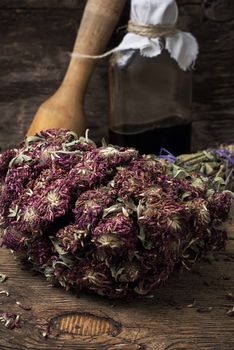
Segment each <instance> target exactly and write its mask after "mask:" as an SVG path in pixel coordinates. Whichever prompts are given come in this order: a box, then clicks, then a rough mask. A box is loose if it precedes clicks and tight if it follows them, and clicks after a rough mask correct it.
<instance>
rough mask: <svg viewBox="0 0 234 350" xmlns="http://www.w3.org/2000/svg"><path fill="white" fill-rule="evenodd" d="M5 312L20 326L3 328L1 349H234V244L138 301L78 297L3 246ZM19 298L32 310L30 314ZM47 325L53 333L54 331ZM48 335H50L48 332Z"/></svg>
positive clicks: (0, 303) (1, 299)
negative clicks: (51, 282) (231, 311)
mask: <svg viewBox="0 0 234 350" xmlns="http://www.w3.org/2000/svg"><path fill="white" fill-rule="evenodd" d="M0 272H1V273H4V274H7V276H8V279H7V280H6V281H5V282H4V283H2V284H0V289H1V290H3V289H4V290H7V291H8V292H9V293H10V295H9V296H8V297H7V296H5V295H3V294H0V312H6V311H8V312H13V313H16V314H19V315H20V326H21V328H15V329H13V330H9V329H7V328H5V326H4V325H3V324H0V349H1V350H4V349H14V350H22V349H31V350H32V349H40V350H42V349H48V350H59V349H64V350H70V349H77V350H82V349H86V350H96V349H97V350H140V349H142V350H143V349H145V350H177V349H178V350H179V349H185V350H193V349H199V350H208V349H209V350H228V349H229V350H233V349H234V317H230V316H228V315H227V311H228V310H229V309H231V307H232V306H234V301H233V300H228V298H227V294H228V293H233V295H234V241H233V240H230V241H229V243H228V246H227V250H226V252H222V253H219V254H218V255H217V257H216V259H215V261H213V262H212V263H210V262H208V261H202V262H199V263H198V264H197V265H196V266H194V267H193V269H192V270H191V271H190V272H188V271H186V272H184V273H183V274H181V273H179V272H176V273H174V275H173V276H172V277H171V278H170V280H169V281H168V283H167V284H166V285H165V287H163V288H161V289H160V290H158V291H156V293H155V295H154V297H152V296H151V297H150V298H143V299H136V300H134V301H132V302H127V301H110V300H108V299H106V298H102V297H97V296H80V297H79V298H77V297H76V296H75V295H74V294H72V293H71V292H66V291H65V290H64V289H62V288H59V287H52V286H50V285H49V283H48V282H46V281H45V279H44V278H43V276H42V275H40V274H38V275H35V274H34V275H33V273H32V272H30V271H27V270H25V269H24V270H23V269H22V266H20V265H18V264H17V263H16V261H15V260H14V259H13V256H12V254H11V252H10V251H7V250H6V249H4V248H1V249H0ZM16 301H19V302H21V303H22V304H27V305H30V306H31V307H32V309H31V310H29V311H26V310H23V309H22V308H20V307H19V306H18V305H17V304H16ZM48 327H49V328H48ZM46 329H49V330H50V334H49V335H48V336H46V337H45V334H44V336H43V332H44V331H46Z"/></svg>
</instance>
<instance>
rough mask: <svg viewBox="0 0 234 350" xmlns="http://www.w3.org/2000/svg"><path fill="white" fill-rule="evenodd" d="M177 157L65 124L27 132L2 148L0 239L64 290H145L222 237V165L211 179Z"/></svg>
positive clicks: (225, 202)
mask: <svg viewBox="0 0 234 350" xmlns="http://www.w3.org/2000/svg"><path fill="white" fill-rule="evenodd" d="M213 156H214V154H213ZM215 157H216V161H217V162H218V163H219V164H220V166H222V164H224V163H225V162H226V161H227V158H225V162H223V163H222V161H221V158H222V157H221V158H219V159H218V158H217V157H219V156H218V154H217V153H216V154H215ZM179 162H181V159H180V158H178V159H175V161H173V162H172V161H171V160H170V161H169V160H167V159H163V157H161V158H160V157H156V156H155V155H146V156H142V155H140V154H139V153H138V152H137V151H136V150H135V149H133V148H123V147H117V146H112V145H103V146H102V147H96V145H95V144H94V143H93V142H92V141H91V140H90V139H89V138H88V137H87V136H86V138H82V137H81V138H78V137H77V135H76V134H74V133H73V132H71V131H69V130H65V129H58V130H56V129H52V130H47V131H45V132H41V133H40V134H37V135H36V136H35V137H28V138H26V139H25V141H24V143H23V144H21V145H20V147H19V148H18V149H12V150H7V151H5V152H3V153H2V155H1V156H0V184H1V186H0V191H1V195H0V222H1V227H2V228H3V230H2V231H3V234H2V244H3V245H4V246H6V247H7V248H9V249H11V250H12V251H13V252H14V255H15V257H16V258H17V259H19V260H20V261H21V262H22V263H28V262H30V264H31V266H32V268H33V269H36V270H37V271H40V272H42V273H43V274H44V275H45V276H46V278H47V280H49V281H50V282H52V283H54V284H57V283H58V284H60V285H62V286H63V287H66V289H70V288H74V289H75V290H76V291H77V292H81V291H84V292H88V291H89V292H90V291H91V292H95V293H98V294H100V295H106V296H108V297H114V298H117V297H125V296H133V295H137V294H140V295H145V294H147V293H149V292H151V291H153V290H155V289H156V288H158V287H159V286H161V285H162V284H163V283H164V282H165V281H166V280H167V279H168V277H169V275H170V274H171V273H172V271H173V270H174V269H175V266H176V265H177V264H183V265H184V266H189V265H190V264H191V263H192V262H194V261H196V260H197V258H199V257H200V256H202V255H203V254H205V253H206V252H209V251H215V250H219V249H222V248H224V246H225V242H226V240H227V234H226V232H225V229H224V222H225V221H226V220H228V218H229V215H230V209H231V205H232V203H233V195H232V192H230V191H228V190H226V189H225V188H226V185H227V181H226V182H225V172H224V173H222V175H223V176H222V181H224V182H222V181H220V180H219V186H217V181H215V179H216V180H217V177H218V178H220V177H221V175H220V174H221V172H219V168H220V166H219V167H218V168H217V167H216V168H215V169H216V170H214V171H215V174H216V175H217V173H218V175H217V177H215V176H214V174H213V173H212V179H211V180H210V179H209V177H207V176H205V175H202V173H201V167H200V168H199V171H197V172H193V169H191V164H190V163H188V166H187V168H186V164H183V167H181V166H180V165H178V163H179ZM226 180H227V178H226ZM228 180H230V174H229V175H228ZM220 184H221V185H220Z"/></svg>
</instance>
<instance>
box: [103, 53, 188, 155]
mask: <svg viewBox="0 0 234 350" xmlns="http://www.w3.org/2000/svg"><path fill="white" fill-rule="evenodd" d="M109 73H110V75H109V76H110V117H109V142H110V143H112V144H117V145H120V146H127V147H135V148H137V149H138V150H139V151H140V153H143V154H149V153H155V154H158V153H159V152H160V149H161V148H166V149H167V150H168V151H170V152H171V153H173V154H174V155H178V154H182V153H187V152H189V151H190V143H191V125H192V119H191V105H192V71H191V70H190V69H188V70H182V69H181V68H180V67H179V65H178V63H177V62H176V61H175V60H174V59H173V58H171V56H170V54H169V52H168V51H167V50H165V49H163V51H162V53H161V54H160V55H158V56H156V57H152V58H151V57H144V56H142V55H141V53H140V50H125V51H117V52H115V53H114V54H113V55H112V58H111V60H110V72H109Z"/></svg>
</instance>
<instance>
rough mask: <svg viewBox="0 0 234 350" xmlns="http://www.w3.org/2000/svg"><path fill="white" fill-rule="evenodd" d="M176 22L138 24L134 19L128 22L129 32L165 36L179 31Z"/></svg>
mask: <svg viewBox="0 0 234 350" xmlns="http://www.w3.org/2000/svg"><path fill="white" fill-rule="evenodd" d="M178 31H179V30H178V29H177V26H176V24H156V25H151V24H137V23H134V22H132V21H129V22H128V32H129V33H134V34H137V35H142V36H147V37H148V38H151V39H152V38H153V39H156V38H163V37H165V36H172V35H175V34H176V33H178Z"/></svg>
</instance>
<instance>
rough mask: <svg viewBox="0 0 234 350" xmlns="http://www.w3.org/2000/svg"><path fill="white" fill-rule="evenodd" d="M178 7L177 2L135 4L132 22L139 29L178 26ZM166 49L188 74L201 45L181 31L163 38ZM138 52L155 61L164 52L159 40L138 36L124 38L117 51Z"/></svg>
mask: <svg viewBox="0 0 234 350" xmlns="http://www.w3.org/2000/svg"><path fill="white" fill-rule="evenodd" d="M177 18H178V7H177V4H176V2H175V1H174V0H132V1H131V21H132V22H133V23H135V24H137V25H139V26H140V25H154V26H157V25H169V26H170V25H172V26H173V25H175V24H176V23H177ZM164 39H165V49H166V50H168V51H169V53H170V55H171V57H172V58H174V59H175V60H176V61H177V63H178V65H179V66H180V68H181V69H183V70H187V69H188V68H190V67H191V66H192V65H193V64H194V62H195V61H196V58H197V55H198V44H197V41H196V39H195V38H194V36H193V35H192V34H190V33H187V32H182V31H180V30H178V31H176V32H175V33H173V34H171V35H168V36H166V37H164ZM131 49H139V50H140V52H141V55H142V56H145V57H156V56H158V55H160V54H161V52H162V50H163V48H162V45H161V41H160V38H149V37H146V36H143V35H138V34H135V33H128V34H126V35H125V37H124V39H123V41H122V42H121V43H120V45H119V46H118V47H117V48H116V49H115V50H114V51H123V50H131Z"/></svg>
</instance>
